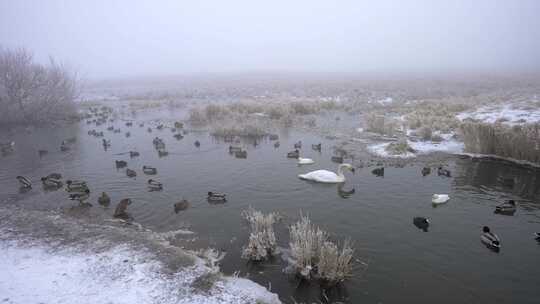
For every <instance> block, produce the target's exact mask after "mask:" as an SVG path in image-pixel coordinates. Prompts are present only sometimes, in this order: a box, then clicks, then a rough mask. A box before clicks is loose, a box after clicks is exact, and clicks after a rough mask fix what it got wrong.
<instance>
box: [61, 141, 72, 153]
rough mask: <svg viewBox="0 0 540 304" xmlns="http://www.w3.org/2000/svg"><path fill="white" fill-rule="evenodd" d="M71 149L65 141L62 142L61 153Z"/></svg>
mask: <svg viewBox="0 0 540 304" xmlns="http://www.w3.org/2000/svg"><path fill="white" fill-rule="evenodd" d="M70 149H71V148H70V147H69V146H68V144H67V143H66V142H65V141H62V143H61V144H60V151H62V152H66V151H69V150H70Z"/></svg>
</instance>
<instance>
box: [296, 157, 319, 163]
mask: <svg viewBox="0 0 540 304" xmlns="http://www.w3.org/2000/svg"><path fill="white" fill-rule="evenodd" d="M314 163H315V161H314V160H313V159H311V158H302V157H298V164H299V165H311V164H314Z"/></svg>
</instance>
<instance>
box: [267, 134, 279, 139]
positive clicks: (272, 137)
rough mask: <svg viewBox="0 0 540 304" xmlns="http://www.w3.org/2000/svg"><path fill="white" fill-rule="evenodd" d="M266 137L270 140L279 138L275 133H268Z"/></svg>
mask: <svg viewBox="0 0 540 304" xmlns="http://www.w3.org/2000/svg"><path fill="white" fill-rule="evenodd" d="M268 139H270V140H278V139H279V135H277V134H270V135H268Z"/></svg>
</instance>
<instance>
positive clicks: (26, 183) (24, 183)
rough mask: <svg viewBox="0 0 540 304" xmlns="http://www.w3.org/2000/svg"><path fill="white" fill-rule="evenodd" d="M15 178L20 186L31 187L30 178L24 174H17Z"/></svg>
mask: <svg viewBox="0 0 540 304" xmlns="http://www.w3.org/2000/svg"><path fill="white" fill-rule="evenodd" d="M16 178H17V180H18V181H19V183H20V184H21V187H22V188H32V183H31V182H30V180H29V179H28V178H26V177H24V176H20V175H19V176H17V177H16Z"/></svg>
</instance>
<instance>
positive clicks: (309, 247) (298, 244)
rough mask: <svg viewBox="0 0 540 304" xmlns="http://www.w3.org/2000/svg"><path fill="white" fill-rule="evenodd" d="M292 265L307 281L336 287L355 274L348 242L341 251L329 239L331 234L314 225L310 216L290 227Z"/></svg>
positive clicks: (352, 250) (302, 218)
mask: <svg viewBox="0 0 540 304" xmlns="http://www.w3.org/2000/svg"><path fill="white" fill-rule="evenodd" d="M289 230H290V238H291V239H290V243H289V246H290V248H291V257H292V263H293V265H291V266H292V267H293V269H294V271H295V273H296V274H297V275H299V276H301V277H302V278H304V279H308V280H312V279H319V280H323V281H325V282H327V283H330V284H336V283H339V282H341V281H343V280H345V279H346V278H347V277H349V276H350V275H351V273H352V266H353V265H352V258H353V254H354V249H352V247H351V244H350V242H349V241H345V242H344V243H343V246H342V248H341V250H340V249H339V248H338V246H337V245H336V244H335V243H334V242H332V241H330V240H329V239H328V233H326V232H325V231H324V230H322V229H320V228H319V227H316V226H314V225H312V224H311V221H310V219H309V218H308V217H307V216H301V218H300V220H299V221H298V222H296V223H295V224H294V225H292V226H291V227H290V229H289Z"/></svg>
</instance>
